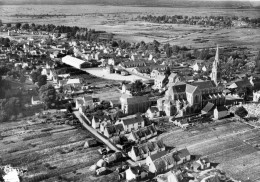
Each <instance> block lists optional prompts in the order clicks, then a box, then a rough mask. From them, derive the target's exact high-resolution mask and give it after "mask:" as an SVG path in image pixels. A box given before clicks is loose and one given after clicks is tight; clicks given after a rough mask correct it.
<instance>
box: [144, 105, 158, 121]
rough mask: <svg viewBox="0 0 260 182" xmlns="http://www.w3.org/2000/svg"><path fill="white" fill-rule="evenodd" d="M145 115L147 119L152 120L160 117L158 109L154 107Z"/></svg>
mask: <svg viewBox="0 0 260 182" xmlns="http://www.w3.org/2000/svg"><path fill="white" fill-rule="evenodd" d="M145 115H146V116H147V117H148V118H149V119H153V118H156V117H159V116H160V111H159V109H158V108H157V107H156V106H153V107H150V108H149V109H148V110H147V111H146V113H145Z"/></svg>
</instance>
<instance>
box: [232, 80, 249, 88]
mask: <svg viewBox="0 0 260 182" xmlns="http://www.w3.org/2000/svg"><path fill="white" fill-rule="evenodd" d="M235 84H236V85H237V87H238V88H242V87H246V86H251V83H250V82H249V80H248V79H247V78H246V79H243V80H237V81H235Z"/></svg>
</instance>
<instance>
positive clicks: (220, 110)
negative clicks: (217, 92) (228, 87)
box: [214, 106, 229, 119]
mask: <svg viewBox="0 0 260 182" xmlns="http://www.w3.org/2000/svg"><path fill="white" fill-rule="evenodd" d="M228 115H229V113H228V110H227V108H226V107H225V106H217V107H216V108H215V109H214V118H215V119H221V118H224V117H226V116H228Z"/></svg>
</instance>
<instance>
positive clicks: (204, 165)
mask: <svg viewBox="0 0 260 182" xmlns="http://www.w3.org/2000/svg"><path fill="white" fill-rule="evenodd" d="M192 168H193V170H194V171H195V172H198V171H200V170H205V169H209V168H210V162H209V159H208V158H199V159H198V160H197V161H195V162H194V163H193V164H192Z"/></svg>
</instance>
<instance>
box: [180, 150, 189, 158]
mask: <svg viewBox="0 0 260 182" xmlns="http://www.w3.org/2000/svg"><path fill="white" fill-rule="evenodd" d="M189 155H190V152H189V151H188V149H186V148H185V149H182V150H179V151H178V156H179V157H180V158H184V157H187V156H189Z"/></svg>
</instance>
